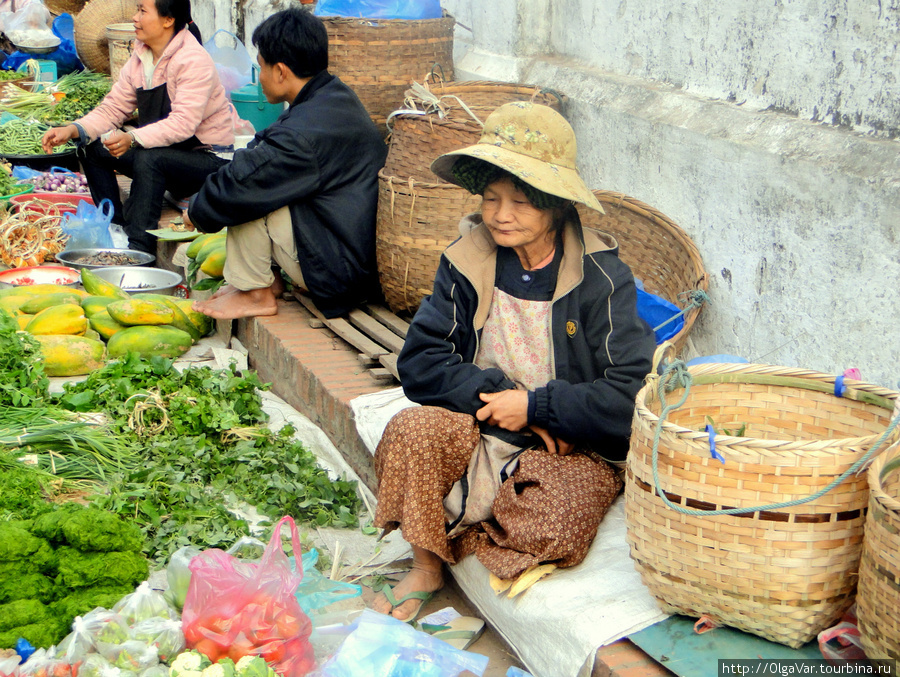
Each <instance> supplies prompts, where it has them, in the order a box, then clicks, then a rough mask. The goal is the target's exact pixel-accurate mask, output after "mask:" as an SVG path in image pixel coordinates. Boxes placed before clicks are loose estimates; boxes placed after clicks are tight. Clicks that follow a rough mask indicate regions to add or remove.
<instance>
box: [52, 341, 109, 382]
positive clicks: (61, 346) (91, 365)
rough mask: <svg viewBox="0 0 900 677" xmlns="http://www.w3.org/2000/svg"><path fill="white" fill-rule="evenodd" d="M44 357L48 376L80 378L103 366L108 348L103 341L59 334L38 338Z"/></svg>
mask: <svg viewBox="0 0 900 677" xmlns="http://www.w3.org/2000/svg"><path fill="white" fill-rule="evenodd" d="M35 338H37V340H38V341H39V342H40V344H41V355H43V357H44V372H45V373H46V374H47V376H80V375H82V374H90V373H91V372H92V371H95V370H97V369H99V368H100V367H102V366H103V361H104V360H103V358H104V354H105V352H106V346H104V345H103V341H97V340H95V339H90V338H85V337H84V336H70V335H59V334H45V335H39V336H36V337H35Z"/></svg>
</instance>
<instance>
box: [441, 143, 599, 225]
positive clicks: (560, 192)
mask: <svg viewBox="0 0 900 677" xmlns="http://www.w3.org/2000/svg"><path fill="white" fill-rule="evenodd" d="M461 156H468V157H473V158H478V159H479V160H484V161H485V162H490V163H491V164H492V165H496V166H497V167H500V168H501V169H505V170H506V171H508V172H509V173H510V174H512V175H514V176H517V177H518V178H520V179H521V180H522V181H524V182H525V183H527V184H529V185H531V186H534V187H535V188H537V189H538V190H541V191H543V192H545V193H550V194H551V195H556V196H558V197H561V198H565V199H566V200H574V201H575V202H580V203H582V204H583V205H585V206H587V207H590V208H591V209H595V210H597V211H598V212H600V213H601V214H605V213H606V212H605V211H603V207H602V206H601V205H600V202H598V201H597V198H596V197H594V193H593V192H591V191H590V190H589V189H588V187H587V186H586V185H585V183H584V181H583V180H582V178H581V177H580V176H579V175H578V172H577V171H575V170H574V169H571V168H569V167H563V166H562V165H558V164H553V163H551V162H544V161H543V160H538V159H537V158H533V157H529V156H528V155H523V154H522V153H515V152H513V151H511V150H507V149H506V148H501V147H500V146H493V145H490V144H484V143H477V144H475V145H474V146H469V147H468V148H462V149H460V150H454V151H452V152H450V153H445V154H444V155H441V156H440V157H438V158H437V159H436V160H435V161H434V162H432V163H431V171H432V172H434V173H435V174H436V175H437V176H439V177H440V178H442V179H444V181H447V182H449V183H452V184H455V185H457V186H458V185H460V184H459V182H458V181H457V180H456V177H455V176H453V172H452V169H453V165H454V164H455V163H456V161H457V160H458V159H459V158H460V157H461Z"/></svg>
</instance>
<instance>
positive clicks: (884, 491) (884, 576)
mask: <svg viewBox="0 0 900 677" xmlns="http://www.w3.org/2000/svg"><path fill="white" fill-rule="evenodd" d="M856 615H857V619H858V626H859V632H860V640H861V641H862V645H863V649H864V650H865V652H866V656H868V657H869V658H871V659H882V660H887V659H893V660H898V659H900V445H898V446H894V448H893V449H892V451H891V452H889V453H885V454H882V455H881V456H879V457H878V458H876V459H875V462H874V463H872V465H871V466H870V467H869V514H868V516H867V517H866V537H865V543H864V544H863V554H862V561H861V562H860V565H859V590H858V591H857V595H856Z"/></svg>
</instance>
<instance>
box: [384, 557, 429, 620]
mask: <svg viewBox="0 0 900 677" xmlns="http://www.w3.org/2000/svg"><path fill="white" fill-rule="evenodd" d="M412 548H413V566H412V569H410V572H409V573H408V574H406V576H404V577H403V580H402V581H400V582H399V583H397V585H395V586H394V597H395V598H396V599H403V597H405V596H406V595H408V594H409V593H411V592H437V591H438V590H440V589H441V588H442V587H444V573H443V568H442V567H443V561H442V560H441V558H440V557H438V556H437V555H435V554H434V553H433V552H429V551H428V550H424V549H422V548H419V547H417V546H415V545H414V546H412ZM422 604H424V602H423V601H422V600H420V599H411V600H408V601H406V602H404V603H403V604H400V605H398V606H397V607H395V608H393V611H392V607H391V603H390V602H388V599H387V597H385V595H384V593H383V592H380V593H378V594H377V595H376V596H375V599H374V600H373V601H372V610H373V611H377V612H378V613H380V614H391V615H392V616H393V617H394V618H396V619H397V620H400V621H405V620H407V619H408V618H411V617H412V616H413V615H414V614H415V613H416V612H417V611H418V610H419V607H420V606H421V605H422Z"/></svg>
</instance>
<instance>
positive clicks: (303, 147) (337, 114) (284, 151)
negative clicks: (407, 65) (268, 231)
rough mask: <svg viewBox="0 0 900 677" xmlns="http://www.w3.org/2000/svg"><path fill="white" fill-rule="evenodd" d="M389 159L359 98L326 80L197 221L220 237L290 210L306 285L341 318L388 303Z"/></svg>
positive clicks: (235, 170) (228, 168)
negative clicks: (384, 211) (379, 266)
mask: <svg viewBox="0 0 900 677" xmlns="http://www.w3.org/2000/svg"><path fill="white" fill-rule="evenodd" d="M386 156H387V147H386V145H385V143H384V139H383V138H382V136H381V134H380V133H379V132H378V129H377V127H376V126H375V124H374V123H373V122H372V120H371V118H370V117H369V114H368V113H367V112H366V109H365V108H364V107H363V105H362V103H361V102H360V100H359V98H358V97H357V96H356V94H354V92H353V91H352V90H351V89H350V88H349V87H348V86H347V85H345V84H344V83H343V82H341V81H340V80H339V79H338V78H337V77H335V76H334V75H331V74H329V73H328V72H325V71H323V72H322V73H319V74H318V75H316V76H314V77H313V78H312V79H311V80H310V81H309V82H308V83H307V84H306V86H304V87H303V89H302V90H300V93H299V94H298V95H297V98H296V99H294V101H293V103H291V105H290V108H288V109H287V110H286V111H285V112H284V113H282V114H281V116H279V118H278V119H277V120H276V121H275V122H273V123H272V124H271V125H269V127H267V128H266V129H264V130H262V131H261V132H259V133H258V134H257V135H256V137H255V138H254V139H253V141H252V142H251V143H250V145H249V146H248V147H247V149H246V150H238V151H237V152H235V154H234V159H233V160H232V161H231V162H230V163H228V164H227V165H224V166H223V167H222V168H221V169H219V171H218V172H216V173H215V174H212V175H211V176H210V177H209V178H208V179H207V180H206V183H205V184H204V185H203V188H202V189H201V190H200V192H199V193H198V194H197V195H196V196H195V197H194V198H193V199H192V200H191V206H190V210H189V216H190V218H191V221H193V223H194V224H195V225H196V226H197V228H198V229H199V230H202V231H203V232H206V233H212V232H216V231H219V230H221V229H222V228H225V227H228V226H236V225H238V224H241V223H246V222H247V221H252V220H254V219H258V218H261V217H263V216H265V215H266V214H269V213H270V212H273V211H275V210H276V209H279V208H281V207H284V206H286V205H289V206H290V211H291V220H292V222H293V226H294V240H295V242H296V243H297V259H298V262H299V264H300V269H301V270H302V271H303V279H304V281H305V282H306V285H307V287H308V288H309V292H310V295H311V296H312V298H313V300H314V301H315V302H316V305H317V306H318V307H319V309H320V310H321V311H322V312H323V313H324V314H325V315H326V316H328V317H334V316H336V315H340V314H342V313H344V312H346V311H348V310H350V309H351V308H353V307H354V306H355V305H357V304H358V303H360V302H361V301H364V300H366V299H367V298H371V297H372V296H377V293H378V292H377V290H378V289H379V285H378V275H377V270H376V265H375V209H376V205H377V201H378V170H379V169H381V167H382V166H383V165H384V161H385V157H386ZM373 290H375V293H374V294H373Z"/></svg>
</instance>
